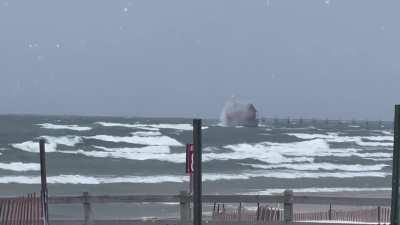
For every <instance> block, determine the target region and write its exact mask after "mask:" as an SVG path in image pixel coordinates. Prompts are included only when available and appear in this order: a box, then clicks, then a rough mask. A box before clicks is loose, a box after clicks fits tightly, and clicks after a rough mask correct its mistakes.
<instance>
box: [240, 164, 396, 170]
mask: <svg viewBox="0 0 400 225" xmlns="http://www.w3.org/2000/svg"><path fill="white" fill-rule="evenodd" d="M242 165H247V166H251V167H252V168H255V169H292V170H303V171H314V170H341V171H380V170H382V169H383V168H385V167H387V166H389V165H386V164H377V165H360V164H354V165H348V164H333V163H301V164H277V165H276V164H273V165H262V164H246V163H243V164H242Z"/></svg>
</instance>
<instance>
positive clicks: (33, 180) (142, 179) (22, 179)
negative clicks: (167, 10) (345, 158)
mask: <svg viewBox="0 0 400 225" xmlns="http://www.w3.org/2000/svg"><path fill="white" fill-rule="evenodd" d="M388 175H389V174H388V173H384V172H320V173H311V172H296V171H276V172H270V171H268V172H267V171H258V172H253V173H241V174H207V173H206V174H204V175H203V181H218V180H248V179H251V178H279V179H297V178H315V179H317V178H323V177H329V178H354V177H386V176H388ZM187 181H188V176H185V175H157V176H126V177H101V176H83V175H58V176H49V177H48V183H50V184H102V183H108V184H109V183H149V184H151V183H165V182H174V183H182V182H187ZM0 183H2V184H5V183H19V184H39V183H40V177H39V176H3V177H0Z"/></svg>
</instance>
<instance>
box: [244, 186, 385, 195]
mask: <svg viewBox="0 0 400 225" xmlns="http://www.w3.org/2000/svg"><path fill="white" fill-rule="evenodd" d="M285 190H286V189H284V188H270V189H265V190H260V191H253V192H247V193H241V194H244V195H273V194H282V193H283V192H284V191H285ZM291 190H293V192H294V193H318V192H321V193H324V192H325V193H327V192H363V191H391V190H392V188H390V187H369V188H359V187H335V188H332V187H309V188H292V189H291Z"/></svg>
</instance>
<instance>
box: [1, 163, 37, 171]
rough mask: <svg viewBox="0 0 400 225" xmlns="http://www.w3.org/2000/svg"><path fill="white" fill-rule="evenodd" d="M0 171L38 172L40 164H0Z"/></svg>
mask: <svg viewBox="0 0 400 225" xmlns="http://www.w3.org/2000/svg"><path fill="white" fill-rule="evenodd" d="M0 169H2V170H11V171H17V172H24V171H39V170H40V164H38V163H23V162H11V163H0Z"/></svg>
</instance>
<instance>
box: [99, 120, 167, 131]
mask: <svg viewBox="0 0 400 225" xmlns="http://www.w3.org/2000/svg"><path fill="white" fill-rule="evenodd" d="M96 124H99V125H101V126H103V127H126V128H135V129H142V130H151V131H158V130H159V129H158V128H151V127H143V125H141V124H128V123H109V122H96Z"/></svg>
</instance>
